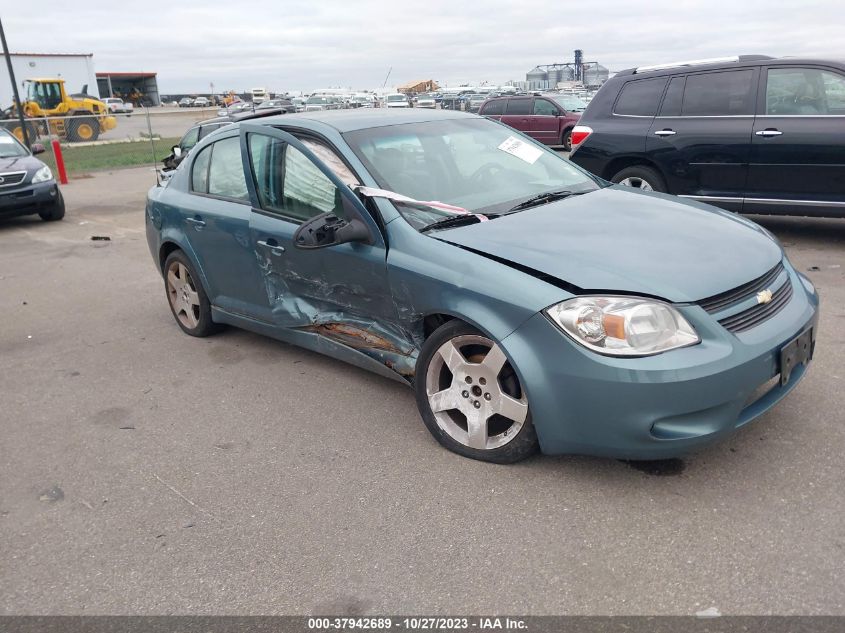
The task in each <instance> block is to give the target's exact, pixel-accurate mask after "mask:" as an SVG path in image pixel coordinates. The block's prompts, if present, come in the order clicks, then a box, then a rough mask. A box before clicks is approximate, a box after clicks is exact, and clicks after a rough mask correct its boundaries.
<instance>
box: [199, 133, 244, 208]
mask: <svg viewBox="0 0 845 633" xmlns="http://www.w3.org/2000/svg"><path fill="white" fill-rule="evenodd" d="M210 149H211V164H210V165H209V167H208V182H207V184H208V194H209V195H212V196H218V197H221V198H232V199H234V200H243V201H248V200H249V194H248V193H247V190H246V177H245V176H244V168H243V163H242V162H241V142H240V139H239V138H238V137H237V136H233V137H230V138H227V139H223V140H221V141H217V142H216V143H212V144H211V146H210ZM205 153H207V150H203V154H205ZM194 169H195V170H196V163H194ZM195 190H196V191H201V189H196V188H195Z"/></svg>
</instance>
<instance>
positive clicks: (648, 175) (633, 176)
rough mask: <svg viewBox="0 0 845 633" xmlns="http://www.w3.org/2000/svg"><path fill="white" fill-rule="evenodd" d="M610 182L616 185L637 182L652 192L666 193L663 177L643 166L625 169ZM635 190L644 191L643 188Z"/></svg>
mask: <svg viewBox="0 0 845 633" xmlns="http://www.w3.org/2000/svg"><path fill="white" fill-rule="evenodd" d="M610 180H611V181H612V182H615V183H617V184H619V183H622V182H623V181H625V180H628V181H629V182H638V181H639V182H643V183H647V184H648V187H650V189H651V190H652V191H658V192H661V193H665V192H666V183H664V182H663V177H662V176H661V175H660V174H659V173H658V172H657V170H655V169H652V168H651V167H646V166H645V165H634V166H633V167H626V168H625V169H623V170H622V171H619V172H617V173H616V174H615V175H614V176H613V177H612V178H611V179H610ZM625 184H627V183H625ZM631 186H634V185H631ZM637 188H640V189H644V190H645V187H637Z"/></svg>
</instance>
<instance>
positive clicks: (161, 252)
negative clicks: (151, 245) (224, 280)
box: [158, 235, 211, 301]
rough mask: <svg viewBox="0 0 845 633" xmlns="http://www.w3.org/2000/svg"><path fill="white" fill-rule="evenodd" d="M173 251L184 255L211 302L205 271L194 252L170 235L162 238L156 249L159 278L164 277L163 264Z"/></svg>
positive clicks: (187, 245)
mask: <svg viewBox="0 0 845 633" xmlns="http://www.w3.org/2000/svg"><path fill="white" fill-rule="evenodd" d="M175 251H182V252H183V253H184V254H185V257H187V258H188V261H190V262H191V266H193V267H194V270H195V271H196V272H197V275H198V276H199V281H200V283H201V284H202V287H203V290H204V291H205V294H206V296H208V300H209V301H211V295H209V285H208V279H207V278H206V276H205V271H204V270H203V269H202V266H200V265H199V260H198V259H197V256H196V253H194V250H193V249H192V248H191V247H190V245H189V244H187V243H185V242H182V241H181V240H179V239H178V238H176V237H174V236H171V235H165V236H162V242H161V245H160V246H159V248H158V268H159V272H160V273H161V276H162V277H164V262H166V261H167V258H168V257H170V255H171V254H172V253H174V252H175Z"/></svg>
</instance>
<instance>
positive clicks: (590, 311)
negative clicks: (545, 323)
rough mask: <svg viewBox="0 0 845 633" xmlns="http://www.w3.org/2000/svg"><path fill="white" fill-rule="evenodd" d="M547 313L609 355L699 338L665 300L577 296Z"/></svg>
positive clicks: (638, 353) (646, 350)
mask: <svg viewBox="0 0 845 633" xmlns="http://www.w3.org/2000/svg"><path fill="white" fill-rule="evenodd" d="M546 314H547V315H548V316H549V318H550V319H551V320H552V321H553V322H554V323H555V324H557V325H558V326H559V327H560V328H561V329H562V330H563V331H564V332H566V333H567V334H568V335H569V336H570V337H572V338H573V339H575V340H576V341H577V342H578V343H580V344H581V345H583V346H584V347H588V348H589V349H591V350H593V351H595V352H599V353H600V354H606V355H608V356H650V355H652V354H659V353H661V352H665V351H668V350H670V349H676V348H678V347H686V346H687V345H694V344H695V343H698V342H699V341H701V339H700V338H699V337H698V334H696V332H695V330H694V329H693V327H692V326H691V325H690V324H689V322H688V321H687V320H686V319H685V318H684V317H683V315H682V314H681V313H680V312H678V311H677V310H676V309H675V308H673V307H672V306H670V305H669V304H668V303H663V302H662V301H656V300H654V299H638V298H636V297H576V298H575V299H569V300H567V301H563V302H561V303H558V304H556V305H553V306H552V307H550V308H547V309H546Z"/></svg>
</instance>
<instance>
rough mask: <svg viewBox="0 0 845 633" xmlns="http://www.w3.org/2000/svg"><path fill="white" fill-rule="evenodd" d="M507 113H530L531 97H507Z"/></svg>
mask: <svg viewBox="0 0 845 633" xmlns="http://www.w3.org/2000/svg"><path fill="white" fill-rule="evenodd" d="M507 113H508V114H531V99H508V107H507Z"/></svg>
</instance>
